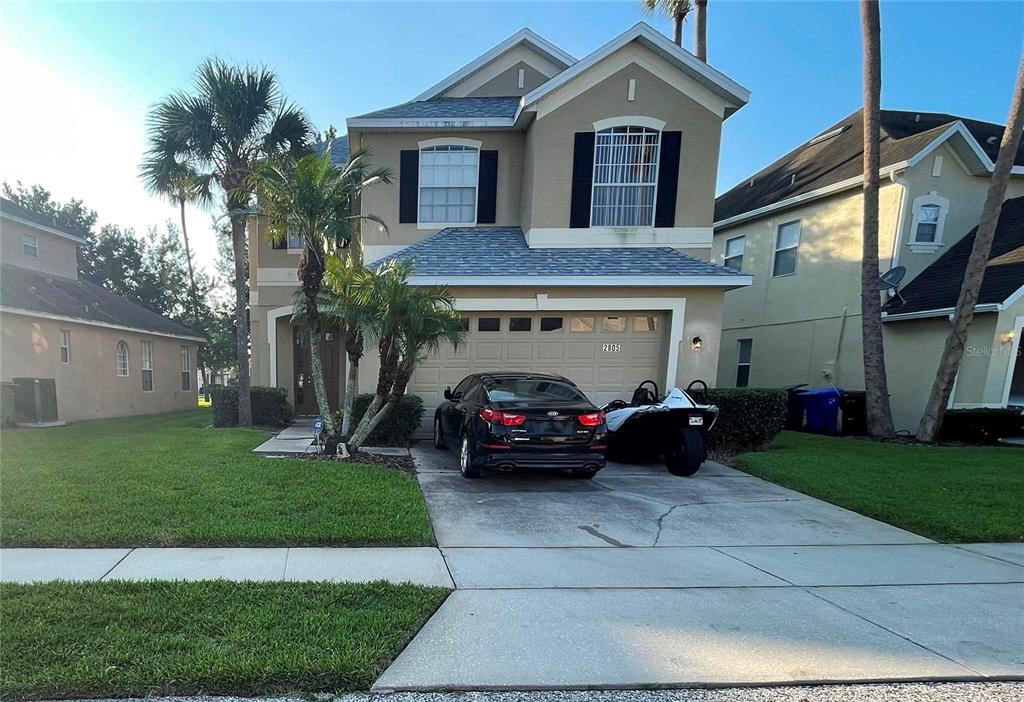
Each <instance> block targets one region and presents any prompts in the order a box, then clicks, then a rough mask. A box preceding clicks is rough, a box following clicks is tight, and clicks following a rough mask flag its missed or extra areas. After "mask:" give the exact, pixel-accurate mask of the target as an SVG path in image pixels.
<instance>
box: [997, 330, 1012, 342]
mask: <svg viewBox="0 0 1024 702" xmlns="http://www.w3.org/2000/svg"><path fill="white" fill-rule="evenodd" d="M999 336H1000V341H1002V342H1003V343H1004V344H1012V343H1013V330H1012V329H1011V330H1010V331H1006V332H1003V333H1002V334H1000V335H999Z"/></svg>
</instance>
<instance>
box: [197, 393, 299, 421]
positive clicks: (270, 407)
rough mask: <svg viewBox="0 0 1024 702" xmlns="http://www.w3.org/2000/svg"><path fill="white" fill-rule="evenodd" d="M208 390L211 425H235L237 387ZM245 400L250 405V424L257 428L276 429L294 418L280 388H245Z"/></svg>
mask: <svg viewBox="0 0 1024 702" xmlns="http://www.w3.org/2000/svg"><path fill="white" fill-rule="evenodd" d="M210 390H211V393H210V402H211V407H212V412H213V426H215V427H234V426H238V386H233V385H229V386H213V387H211V388H210ZM249 398H250V401H251V402H252V423H253V424H255V425H257V426H265V427H280V426H284V425H286V424H290V423H291V421H292V419H294V418H295V412H294V410H293V409H292V406H291V404H290V403H289V402H288V392H287V391H286V390H285V389H284V388H267V387H262V386H259V385H257V386H254V387H251V388H249Z"/></svg>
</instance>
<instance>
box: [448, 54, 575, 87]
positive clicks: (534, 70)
mask: <svg viewBox="0 0 1024 702" xmlns="http://www.w3.org/2000/svg"><path fill="white" fill-rule="evenodd" d="M520 68H522V69H524V70H525V73H524V76H523V77H524V85H523V88H519V87H518V78H519V71H518V69H520ZM561 70H562V68H561V66H559V65H557V64H555V63H553V62H552V61H551V60H549V59H548V58H546V57H544V56H542V55H540V54H538V53H537V52H536V51H534V50H533V49H532V48H531V47H529V46H527V45H525V44H519V45H517V46H514V47H512V48H511V49H509V50H508V51H505V52H503V53H502V54H500V55H499V56H496V57H494V58H493V59H491V60H490V61H489V62H487V63H486V64H484V65H483V66H481V67H479V68H478V69H476V70H475V71H473V72H472V73H470V74H469V75H467V76H465V77H464V78H462V79H461V80H460V81H459V82H457V83H455V84H454V85H452V86H451V87H449V88H448V89H447V90H445V91H444V93H443V95H442V96H443V97H470V96H472V97H493V96H499V97H500V96H505V95H525V94H526V93H528V92H530V91H531V90H533V89H534V88H537V87H538V86H540V84H541V83H544V82H545V81H546V80H547V79H548V78H549V77H551V76H554V75H556V74H557V73H559V72H560V71H561Z"/></svg>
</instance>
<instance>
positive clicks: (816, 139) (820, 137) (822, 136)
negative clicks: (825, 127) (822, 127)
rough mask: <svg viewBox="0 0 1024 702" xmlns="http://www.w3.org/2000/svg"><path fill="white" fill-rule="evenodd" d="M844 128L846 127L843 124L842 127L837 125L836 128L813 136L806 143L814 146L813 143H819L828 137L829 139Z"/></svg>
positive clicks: (840, 132)
mask: <svg viewBox="0 0 1024 702" xmlns="http://www.w3.org/2000/svg"><path fill="white" fill-rule="evenodd" d="M845 130H846V127H845V126H843V127H838V128H836V129H833V130H832V131H829V132H825V133H824V134H819V135H818V136H816V137H814V138H813V139H811V140H810V141H809V142H807V145H808V146H814V145H815V144H820V143H821V142H823V141H827V140H828V139H831V138H832V137H834V136H839V135H840V134H842V133H843V132H844V131H845Z"/></svg>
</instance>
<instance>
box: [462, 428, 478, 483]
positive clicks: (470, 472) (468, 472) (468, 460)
mask: <svg viewBox="0 0 1024 702" xmlns="http://www.w3.org/2000/svg"><path fill="white" fill-rule="evenodd" d="M459 472H461V473H462V477H463V478H479V477H480V471H478V470H476V469H475V468H474V467H473V449H472V447H471V446H470V445H469V437H468V436H463V437H462V444H461V446H460V447H459Z"/></svg>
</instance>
